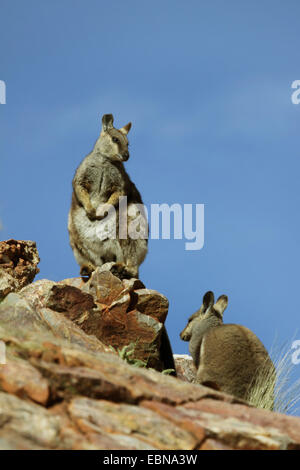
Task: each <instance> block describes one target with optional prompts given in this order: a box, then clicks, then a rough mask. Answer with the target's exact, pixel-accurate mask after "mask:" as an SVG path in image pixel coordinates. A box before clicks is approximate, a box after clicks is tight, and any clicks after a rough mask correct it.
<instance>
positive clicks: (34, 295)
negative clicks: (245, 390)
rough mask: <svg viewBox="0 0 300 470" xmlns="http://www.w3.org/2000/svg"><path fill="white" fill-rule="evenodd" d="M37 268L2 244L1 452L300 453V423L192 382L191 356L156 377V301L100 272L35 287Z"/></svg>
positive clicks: (160, 348) (33, 257)
mask: <svg viewBox="0 0 300 470" xmlns="http://www.w3.org/2000/svg"><path fill="white" fill-rule="evenodd" d="M37 263H38V253H37V251H36V247H35V244H34V243H32V242H23V241H14V240H9V241H7V242H2V243H0V286H1V289H2V290H1V292H2V294H1V299H2V300H1V301H0V340H1V341H2V342H3V343H5V349H6V358H5V362H6V363H5V364H2V365H1V364H0V449H106V450H117V449H122V450H125V449H149V450H150V449H165V450H170V449H184V450H190V449H201V450H211V449H222V450H223V449H270V450H273V449H274V450H275V449H298V450H299V449H300V419H299V418H295V417H289V416H285V415H281V414H277V413H272V412H269V411H264V410H258V409H255V408H252V407H250V406H248V405H247V404H246V403H244V402H242V401H241V400H237V399H235V398H234V397H232V396H229V395H226V394H223V393H220V392H218V391H215V390H213V389H210V388H208V387H202V386H200V385H195V384H193V383H189V382H188V380H192V377H193V370H192V365H191V364H190V361H189V359H188V358H184V357H180V356H175V362H176V369H177V377H172V376H170V375H166V374H165V373H164V372H163V371H165V369H170V368H171V369H172V367H170V366H172V364H173V365H174V362H173V357H172V354H171V349H170V345H169V342H168V337H167V334H166V331H165V328H164V321H165V319H166V316H167V312H168V301H167V299H166V298H165V297H164V296H163V295H161V294H159V293H158V292H156V291H153V290H150V289H146V288H145V286H144V285H143V284H142V282H141V281H139V280H137V279H130V280H120V279H118V278H117V277H116V276H114V275H113V274H112V273H111V272H110V271H103V270H102V271H101V270H100V269H98V270H97V271H96V272H95V273H94V274H93V276H92V278H91V279H90V280H89V281H88V282H86V283H84V282H83V281H82V280H81V279H80V278H74V279H67V280H64V281H61V282H58V283H56V282H53V281H49V280H40V281H37V282H33V283H32V281H33V277H34V273H36V272H37ZM26 284H27V285H26ZM5 286H6V287H5ZM4 287H5V288H4ZM3 343H2V344H3ZM126 346H127V348H126ZM125 359H126V360H125ZM137 366H139V367H137ZM169 372H170V371H169Z"/></svg>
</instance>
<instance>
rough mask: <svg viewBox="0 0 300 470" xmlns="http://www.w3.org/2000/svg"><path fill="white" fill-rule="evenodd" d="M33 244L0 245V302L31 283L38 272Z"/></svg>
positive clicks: (13, 241) (15, 242) (3, 243)
mask: <svg viewBox="0 0 300 470" xmlns="http://www.w3.org/2000/svg"><path fill="white" fill-rule="evenodd" d="M39 261H40V259H39V255H38V252H37V249H36V244H35V242H30V241H27V242H25V241H16V240H7V241H6V242H1V243H0V300H1V299H2V298H4V297H5V296H6V295H7V294H9V292H17V291H19V290H20V289H22V288H23V287H25V286H26V285H27V284H29V283H30V282H32V281H33V279H34V278H35V276H36V274H37V273H38V272H39V269H38V267H37V265H38V263H39Z"/></svg>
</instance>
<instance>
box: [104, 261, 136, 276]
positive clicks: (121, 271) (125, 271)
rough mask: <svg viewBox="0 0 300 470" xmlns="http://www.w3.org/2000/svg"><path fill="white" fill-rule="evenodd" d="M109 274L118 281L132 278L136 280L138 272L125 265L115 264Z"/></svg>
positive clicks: (134, 268)
mask: <svg viewBox="0 0 300 470" xmlns="http://www.w3.org/2000/svg"><path fill="white" fill-rule="evenodd" d="M111 273H112V274H113V275H114V276H117V277H118V278H119V279H131V278H132V277H134V278H138V277H139V271H138V268H137V267H134V266H128V265H126V264H125V263H120V262H119V263H116V264H114V266H112V268H111Z"/></svg>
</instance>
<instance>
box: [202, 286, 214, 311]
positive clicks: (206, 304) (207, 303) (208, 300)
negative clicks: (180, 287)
mask: <svg viewBox="0 0 300 470" xmlns="http://www.w3.org/2000/svg"><path fill="white" fill-rule="evenodd" d="M214 301H215V296H214V293H213V292H212V291H210V290H209V291H208V292H206V294H204V296H203V313H204V312H206V310H208V309H209V308H211V307H212V306H213V304H214Z"/></svg>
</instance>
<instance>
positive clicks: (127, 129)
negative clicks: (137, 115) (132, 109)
mask: <svg viewBox="0 0 300 470" xmlns="http://www.w3.org/2000/svg"><path fill="white" fill-rule="evenodd" d="M130 129H131V122H129V123H128V124H126V126H124V127H121V129H119V131H120V132H122V133H123V134H126V135H127V134H128V132H129V131H130Z"/></svg>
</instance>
